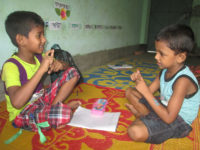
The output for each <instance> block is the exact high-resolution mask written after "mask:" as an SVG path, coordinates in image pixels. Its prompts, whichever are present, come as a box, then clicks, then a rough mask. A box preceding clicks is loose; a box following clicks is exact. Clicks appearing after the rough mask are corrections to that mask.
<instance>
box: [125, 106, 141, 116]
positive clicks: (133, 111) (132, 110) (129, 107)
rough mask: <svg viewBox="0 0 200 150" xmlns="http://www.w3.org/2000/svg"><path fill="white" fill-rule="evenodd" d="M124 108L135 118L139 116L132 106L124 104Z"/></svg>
mask: <svg viewBox="0 0 200 150" xmlns="http://www.w3.org/2000/svg"><path fill="white" fill-rule="evenodd" d="M125 106H126V107H127V108H128V109H129V110H130V111H131V113H132V114H133V115H135V117H136V118H138V117H139V116H140V115H139V113H138V111H137V110H136V109H135V108H134V107H133V105H131V104H128V103H126V104H125Z"/></svg>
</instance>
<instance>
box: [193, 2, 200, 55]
mask: <svg viewBox="0 0 200 150" xmlns="http://www.w3.org/2000/svg"><path fill="white" fill-rule="evenodd" d="M197 5H198V6H199V9H198V15H192V16H191V27H192V29H193V31H194V34H195V38H196V43H197V48H196V49H195V53H197V54H198V55H200V28H199V27H200V0H193V8H194V7H195V6H197Z"/></svg>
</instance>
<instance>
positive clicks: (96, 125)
mask: <svg viewBox="0 0 200 150" xmlns="http://www.w3.org/2000/svg"><path fill="white" fill-rule="evenodd" d="M119 116H120V112H104V114H103V116H96V115H93V114H91V110H90V109H86V108H83V107H81V106H79V107H78V108H77V110H76V111H75V113H74V115H73V117H72V119H71V121H70V123H68V125H70V126H75V127H82V128H87V129H96V130H104V131H112V132H115V131H116V128H117V124H118V120H119Z"/></svg>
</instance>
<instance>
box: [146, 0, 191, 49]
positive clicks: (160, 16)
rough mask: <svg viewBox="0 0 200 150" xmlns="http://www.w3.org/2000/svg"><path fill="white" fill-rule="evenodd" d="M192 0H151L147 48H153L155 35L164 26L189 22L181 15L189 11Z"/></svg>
mask: <svg viewBox="0 0 200 150" xmlns="http://www.w3.org/2000/svg"><path fill="white" fill-rule="evenodd" d="M191 9H192V0H164V1H161V0H152V1H151V10H150V18H149V30H148V31H149V33H148V49H149V50H155V46H154V45H155V43H154V42H155V36H156V34H157V33H158V32H159V31H160V29H162V28H163V27H165V26H168V25H170V24H175V23H181V24H187V25H189V24H190V19H189V18H187V19H183V15H184V14H185V13H186V12H188V11H191Z"/></svg>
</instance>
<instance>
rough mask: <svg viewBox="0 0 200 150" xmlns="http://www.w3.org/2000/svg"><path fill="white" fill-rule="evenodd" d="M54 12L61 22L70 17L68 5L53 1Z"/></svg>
mask: <svg viewBox="0 0 200 150" xmlns="http://www.w3.org/2000/svg"><path fill="white" fill-rule="evenodd" d="M55 11H56V14H57V15H58V16H60V18H61V19H62V20H66V19H67V18H68V17H69V16H70V13H71V12H70V10H69V5H66V4H64V3H60V2H57V1H55Z"/></svg>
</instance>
